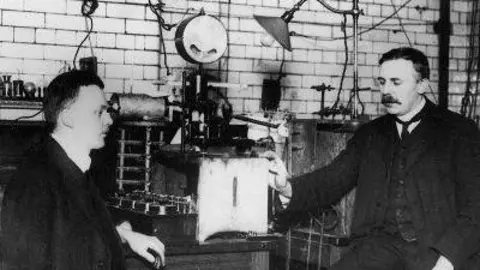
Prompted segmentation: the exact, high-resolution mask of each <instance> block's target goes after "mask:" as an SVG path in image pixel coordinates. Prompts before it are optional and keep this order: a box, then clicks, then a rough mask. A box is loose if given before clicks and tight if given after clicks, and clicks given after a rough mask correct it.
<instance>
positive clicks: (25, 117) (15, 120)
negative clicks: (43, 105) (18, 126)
mask: <svg viewBox="0 0 480 270" xmlns="http://www.w3.org/2000/svg"><path fill="white" fill-rule="evenodd" d="M42 112H43V109H40V110H39V111H38V112H36V113H34V114H32V115H26V116H20V117H18V118H15V119H13V122H17V121H20V120H23V119H31V118H34V117H35V116H37V115H39V114H41V113H42Z"/></svg>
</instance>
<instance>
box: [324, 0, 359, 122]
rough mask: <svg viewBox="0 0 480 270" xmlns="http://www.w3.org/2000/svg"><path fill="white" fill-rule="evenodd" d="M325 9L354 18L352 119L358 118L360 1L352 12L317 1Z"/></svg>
mask: <svg viewBox="0 0 480 270" xmlns="http://www.w3.org/2000/svg"><path fill="white" fill-rule="evenodd" d="M317 1H318V2H319V3H320V4H322V5H323V6H324V7H325V8H327V9H328V10H330V11H331V12H333V13H337V14H343V15H345V14H349V15H352V17H353V90H352V91H353V108H352V111H353V114H352V119H355V118H357V106H358V104H357V102H358V97H357V95H358V17H359V16H360V13H362V12H361V10H360V9H359V7H358V0H353V6H352V9H350V10H341V9H336V8H333V7H332V6H330V5H329V4H328V3H327V2H325V1H324V0H317Z"/></svg>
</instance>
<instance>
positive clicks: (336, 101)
mask: <svg viewBox="0 0 480 270" xmlns="http://www.w3.org/2000/svg"><path fill="white" fill-rule="evenodd" d="M341 30H342V33H343V37H344V39H343V48H344V52H345V61H344V62H343V69H342V77H340V84H339V86H338V92H337V98H336V99H335V103H334V104H333V106H332V110H335V109H337V106H338V102H340V95H341V93H342V90H343V81H344V80H345V73H346V72H347V66H348V43H347V15H346V14H344V15H343V23H342V27H341Z"/></svg>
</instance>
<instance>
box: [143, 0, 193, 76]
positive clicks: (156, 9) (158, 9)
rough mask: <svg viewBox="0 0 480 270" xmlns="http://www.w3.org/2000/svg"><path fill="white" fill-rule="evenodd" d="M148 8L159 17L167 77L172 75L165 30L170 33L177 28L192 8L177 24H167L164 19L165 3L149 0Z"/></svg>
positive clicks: (162, 52)
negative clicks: (154, 2)
mask: <svg viewBox="0 0 480 270" xmlns="http://www.w3.org/2000/svg"><path fill="white" fill-rule="evenodd" d="M147 5H148V7H149V8H150V10H151V11H152V12H153V14H155V16H156V17H157V22H158V25H159V37H160V43H161V48H160V49H161V51H160V53H161V54H163V65H164V67H165V68H166V69H167V76H168V75H170V74H171V73H170V67H169V66H168V60H167V51H166V46H165V39H164V36H163V30H166V31H170V30H172V28H174V27H175V26H177V25H178V24H179V22H180V21H182V20H183V19H184V18H185V16H186V15H187V14H188V11H189V10H191V9H190V8H188V9H186V10H184V14H183V17H182V19H181V20H180V21H179V22H177V23H166V22H165V19H164V18H163V17H162V13H164V12H165V9H164V7H165V3H163V2H162V1H161V0H159V1H158V3H157V4H153V3H152V1H151V0H148V4H147Z"/></svg>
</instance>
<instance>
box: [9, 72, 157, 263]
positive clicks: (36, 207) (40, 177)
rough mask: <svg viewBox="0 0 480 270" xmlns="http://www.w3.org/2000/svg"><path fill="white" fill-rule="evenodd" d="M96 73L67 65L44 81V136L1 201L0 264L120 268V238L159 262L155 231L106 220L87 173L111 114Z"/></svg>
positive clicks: (151, 259) (17, 173)
mask: <svg viewBox="0 0 480 270" xmlns="http://www.w3.org/2000/svg"><path fill="white" fill-rule="evenodd" d="M103 87H104V85H103V82H102V81H101V79H100V78H99V77H97V75H95V74H91V73H88V72H85V71H77V70H74V71H70V72H67V73H63V74H61V75H59V76H57V77H56V78H55V79H53V81H52V82H51V83H50V85H49V86H48V93H47V96H46V99H45V102H44V107H43V110H44V114H45V119H46V122H47V125H48V127H49V131H50V132H51V134H50V136H49V137H48V138H47V139H46V140H45V141H44V142H42V144H41V145H39V146H38V147H36V150H35V151H32V152H31V153H30V154H29V157H28V158H27V160H26V162H25V163H24V164H22V165H21V166H20V167H19V169H18V171H17V172H16V174H15V175H14V177H13V178H12V180H11V182H10V183H9V185H8V186H7V189H6V193H5V198H4V200H3V207H2V208H3V209H2V224H1V225H2V238H1V242H2V250H1V251H2V261H3V267H4V269H78V270H86V269H112V270H116V269H125V261H124V257H123V251H122V245H121V243H127V244H128V245H129V246H130V248H131V249H132V250H133V251H134V252H136V253H137V254H139V255H140V256H142V257H144V258H145V259H146V260H148V261H150V262H154V261H155V257H154V256H153V254H155V253H157V254H156V255H158V256H160V257H161V258H162V262H164V245H163V244H162V242H160V241H159V240H158V239H157V238H156V237H152V236H147V235H143V234H140V233H137V232H134V231H132V228H131V226H130V224H129V223H128V222H123V223H122V224H120V225H118V226H116V227H115V226H114V224H113V222H112V220H111V218H110V215H109V213H108V211H107V209H106V206H105V203H104V201H103V200H102V199H101V197H100V196H99V192H98V190H97V187H96V186H95V184H94V179H92V178H93V177H92V174H90V173H89V171H88V170H89V168H90V162H91V160H90V157H89V154H90V151H91V150H92V149H98V148H101V147H103V146H104V143H105V142H104V139H105V136H106V134H107V132H108V129H109V127H110V125H111V124H112V119H111V118H110V115H109V114H108V112H107V102H106V99H105V96H104V93H103V91H102V89H103Z"/></svg>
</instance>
